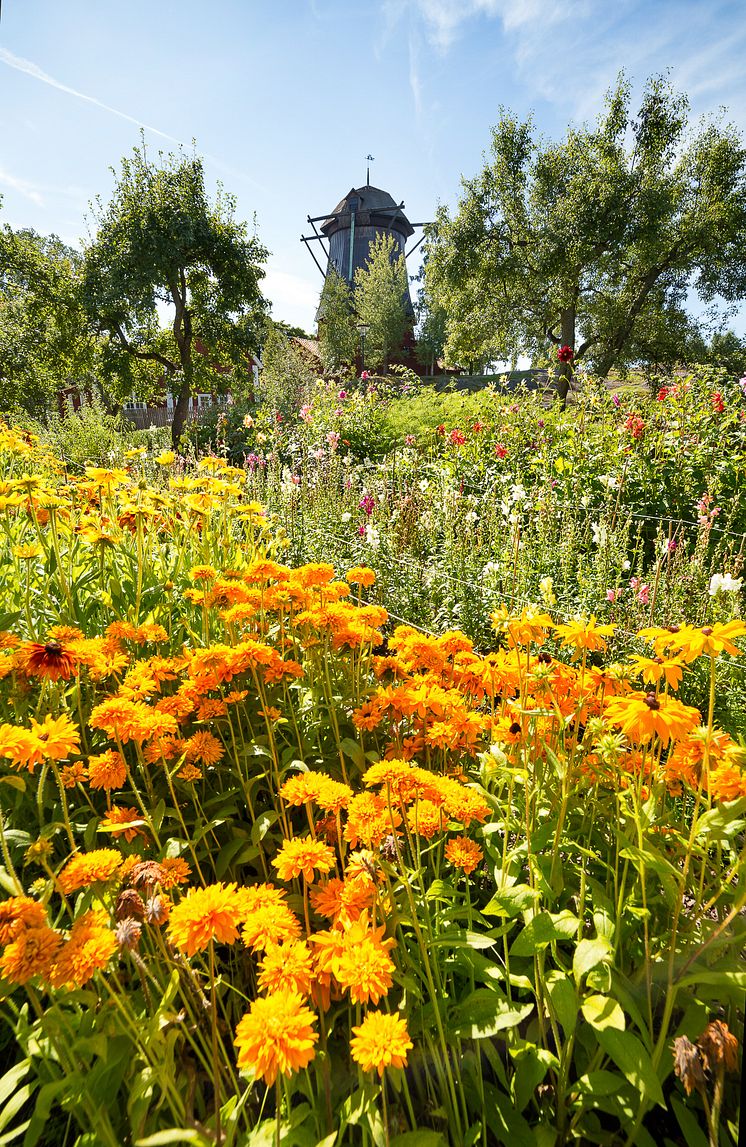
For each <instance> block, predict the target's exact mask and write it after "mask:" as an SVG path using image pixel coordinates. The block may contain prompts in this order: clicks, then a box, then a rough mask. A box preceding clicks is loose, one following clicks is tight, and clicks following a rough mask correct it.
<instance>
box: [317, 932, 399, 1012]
mask: <svg viewBox="0 0 746 1147" xmlns="http://www.w3.org/2000/svg"><path fill="white" fill-rule="evenodd" d="M384 931H385V928H384V926H383V925H381V927H380V928H370V927H369V926H368V916H367V913H363V914H362V915H361V916H360V919H359V920H358V921H357V922H356V923H354V924H352V925H350V927H349V928H348V930H347V931H346V932H345V934H344V940H343V943H342V949H341V952H339V954H338V955H337V956H336V958H334V959H333V962H332V970H333V972H334V976H335V978H336V979H337V981H338V982H339V985H340V987H342V988H343V989H345V990H347V991H349V993H350V999H351V1000H352V1001H353V1002H354V1003H356V1004H367V1003H368V1001H369V1000H372V1001H373V1003H374V1004H377V1003H378V1001H379V1000H380V999H381V998H382V996H385V995H386V994H387V993H388V990H389V988H390V987H391V985H392V983H393V979H392V972H393V971H394V961H393V960H392V959H391V957H390V956H389V954H388V949H389V948H393V947H394V946H395V944H396V941H395V940H393V939H388V940H384V939H383V934H384Z"/></svg>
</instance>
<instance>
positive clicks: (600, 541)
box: [591, 522, 608, 546]
mask: <svg viewBox="0 0 746 1147" xmlns="http://www.w3.org/2000/svg"><path fill="white" fill-rule="evenodd" d="M591 532H592V534H593V540H594V542H595V543H596V545H597V546H605V545H606V541H607V538H608V534H607V532H606V526H602V525H600V523H599V522H592V523H591Z"/></svg>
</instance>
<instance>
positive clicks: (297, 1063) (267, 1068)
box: [234, 992, 319, 1086]
mask: <svg viewBox="0 0 746 1147" xmlns="http://www.w3.org/2000/svg"><path fill="white" fill-rule="evenodd" d="M314 1020H315V1016H314V1014H313V1012H311V1011H309V1009H308V1008H307V1007H306V1006H305V1003H304V1000H303V998H302V996H300V995H299V994H298V993H297V992H276V993H275V994H274V995H271V996H267V997H266V999H258V1000H254V1003H253V1004H252V1005H251V1010H250V1011H248V1012H247V1013H246V1015H245V1016H244V1017H243V1019H242V1020H240V1021H239V1023H238V1026H237V1028H236V1038H235V1040H234V1043H235V1046H236V1048H237V1049H238V1059H237V1062H238V1066H239V1067H240V1068H242V1069H243V1070H244V1071H253V1072H254V1074H255V1075H257V1076H261V1077H262V1078H263V1079H264V1082H265V1083H266V1084H267V1085H268V1086H270V1085H271V1084H273V1083H274V1082H275V1080H276V1079H277V1075H278V1073H279V1074H282V1075H291V1074H292V1072H294V1071H298V1070H300V1068H303V1067H307V1066H308V1064H309V1063H310V1062H311V1060H312V1059H313V1057H314V1055H315V1054H316V1053H315V1051H314V1046H313V1045H314V1044H315V1043H316V1041H317V1039H318V1038H319V1037H318V1034H317V1033H316V1032H315V1031H314V1030H313V1023H314Z"/></svg>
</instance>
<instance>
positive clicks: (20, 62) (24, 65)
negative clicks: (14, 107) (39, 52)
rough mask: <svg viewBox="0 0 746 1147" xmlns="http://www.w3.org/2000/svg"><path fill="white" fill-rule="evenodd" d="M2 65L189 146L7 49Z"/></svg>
mask: <svg viewBox="0 0 746 1147" xmlns="http://www.w3.org/2000/svg"><path fill="white" fill-rule="evenodd" d="M0 63H2V64H7V66H8V67H9V68H15V70H16V71H17V72H23V73H24V74H25V75H27V76H31V77H32V78H33V79H35V80H41V82H42V83H43V84H49V86H50V88H57V90H58V91H60V92H67V94H68V95H69V96H75V97H76V99H79V100H85V102H86V103H88V104H93V105H94V107H97V108H102V109H103V110H104V111H106V112H111V114H112V115H116V116H119V118H120V119H126V120H127V122H128V123H134V124H136V125H137V127H144V128H145V130H146V131H152V132H153V134H154V135H159V136H161V138H162V139H168V140H170V141H171V143H178V144H179V145H180V146H181V147H187V146H188V145H187V144H185V143H184V141H183V140H181V139H177V138H176V136H174V135H169V134H168V132H166V131H160V129H159V128H157V127H153V126H152V125H151V124H148V123H143V122H142V120H139V119H135V117H134V116H131V115H127V112H122V111H120V110H119V108H113V107H111V105H110V104H105V103H104V102H103V101H102V100H97V99H96V98H95V96H87V95H86V94H85V92H79V91H77V89H76V88H71V87H69V86H68V85H67V84H61V83H60V81H59V80H56V79H55V78H54V76H50V75H48V74H47V72H43V71H42V69H41V68H40V67H38V65H37V64H35V63H33V62H32V61H31V60H24V59H23V57H22V56H14V55H13V53H12V52H9V51H8V49H7V48H0Z"/></svg>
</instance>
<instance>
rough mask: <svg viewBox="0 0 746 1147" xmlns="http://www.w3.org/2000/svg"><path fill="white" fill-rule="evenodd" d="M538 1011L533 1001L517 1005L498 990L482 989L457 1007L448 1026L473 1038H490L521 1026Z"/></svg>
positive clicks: (454, 1031) (454, 1032) (451, 1030)
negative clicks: (535, 1010)
mask: <svg viewBox="0 0 746 1147" xmlns="http://www.w3.org/2000/svg"><path fill="white" fill-rule="evenodd" d="M533 1010H534V1005H533V1004H523V1005H518V1006H516V1005H514V1004H511V1003H510V1002H509V1001H508V1000H507V999H505V997H504V996H502V995H500V994H499V993H498V992H494V991H491V990H490V989H489V988H478V989H477V990H476V991H475V992H472V994H471V995H470V996H467V998H466V999H465V1000H464V1002H463V1003H462V1004H459V1005H458V1006H457V1007H455V1008H454V1009H453V1011H452V1013H451V1016H450V1017H449V1023H448V1029H449V1031H450V1032H451V1033H453V1034H454V1035H458V1036H462V1037H465V1038H469V1039H487V1038H489V1037H490V1036H493V1035H495V1034H496V1033H497V1032H499V1031H505V1030H506V1029H507V1028H514V1027H517V1026H518V1024H520V1023H522V1021H523V1020H525V1019H526V1018H527V1017H528V1016H530V1015H531V1012H532V1011H533Z"/></svg>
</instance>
